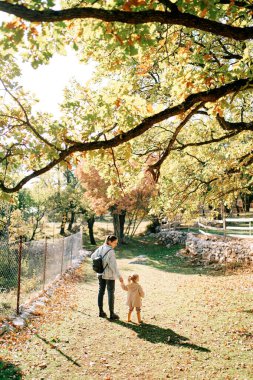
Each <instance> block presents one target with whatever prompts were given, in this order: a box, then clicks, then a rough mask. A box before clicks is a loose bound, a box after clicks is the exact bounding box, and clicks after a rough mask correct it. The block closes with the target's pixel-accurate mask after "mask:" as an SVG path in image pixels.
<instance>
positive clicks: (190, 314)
mask: <svg viewBox="0 0 253 380" xmlns="http://www.w3.org/2000/svg"><path fill="white" fill-rule="evenodd" d="M177 249H178V247H176V248H174V249H166V248H163V247H160V246H157V245H153V244H151V242H149V241H145V240H138V241H135V242H131V243H130V244H129V245H127V246H124V247H123V249H119V250H118V251H120V254H119V255H118V257H119V262H118V263H119V267H120V269H121V271H122V274H123V275H124V277H125V278H126V277H127V275H128V274H129V273H131V272H133V271H134V272H138V273H139V274H140V278H141V284H142V285H143V287H144V289H145V291H146V297H145V299H144V302H143V318H144V321H145V322H146V324H145V325H144V326H140V327H139V326H137V325H135V324H127V323H126V322H125V318H126V313H127V307H126V306H125V296H126V293H125V292H123V291H122V290H121V289H120V287H119V283H117V290H116V311H119V312H120V316H121V321H119V322H117V323H111V322H109V321H107V320H103V319H99V318H98V317H97V307H96V297H97V280H96V277H95V276H94V274H93V273H92V272H91V270H90V264H89V263H88V262H87V263H85V264H84V265H83V267H82V269H81V270H80V271H79V273H78V276H76V277H75V278H74V279H72V280H69V281H68V282H67V284H66V287H65V288H62V289H59V291H58V292H57V294H56V295H55V296H54V300H53V301H54V303H52V304H51V305H49V314H48V315H47V316H46V318H43V317H41V318H39V319H38V320H36V321H35V322H33V325H31V326H30V327H29V329H27V330H26V331H24V332H21V333H20V335H19V336H18V337H17V336H15V338H14V336H10V337H9V338H8V339H6V338H5V340H3V341H2V348H1V350H0V352H1V354H2V362H6V361H7V360H8V361H9V362H10V363H12V364H13V367H12V370H13V373H14V371H15V370H16V369H15V368H16V367H17V368H18V367H19V368H21V369H22V370H23V373H24V376H23V378H24V379H36V380H38V379H47V380H58V379H61V380H65V379H66V380H67V379H72V380H79V379H85V380H86V379H107V380H109V379H145V380H146V379H166V378H170V379H197V380H201V379H205V380H206V379H208V378H213V379H233V380H236V379H247V380H248V379H253V375H252V374H253V364H252V348H253V331H252V319H253V313H252V296H253V293H252V274H250V273H246V274H243V273H241V274H238V273H237V274H233V275H230V276H226V275H224V274H219V273H218V274H217V273H212V272H210V271H207V270H203V268H200V267H197V268H194V267H192V266H189V265H188V264H187V263H186V262H185V261H184V260H182V259H179V258H177V257H175V252H176V250H177ZM138 255H147V256H148V257H149V259H150V260H149V261H148V265H139V264H130V262H131V261H134V260H133V257H136V256H138ZM105 309H107V305H106V307H105ZM15 339H16V340H15ZM0 365H1V364H0ZM14 366H15V367H14ZM0 368H1V367H0ZM9 371H10V367H9ZM4 376H6V377H4ZM8 376H9V375H8ZM18 376H19V375H17V377H16V379H18V378H21V377H18ZM9 378H11V377H10V376H9V377H7V372H6V370H2V371H1V372H0V379H9Z"/></svg>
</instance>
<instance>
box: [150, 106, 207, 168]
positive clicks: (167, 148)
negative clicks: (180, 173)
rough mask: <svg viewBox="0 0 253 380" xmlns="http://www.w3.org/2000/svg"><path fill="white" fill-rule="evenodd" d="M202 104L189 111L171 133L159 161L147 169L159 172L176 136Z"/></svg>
mask: <svg viewBox="0 0 253 380" xmlns="http://www.w3.org/2000/svg"><path fill="white" fill-rule="evenodd" d="M203 105H204V103H203V102H202V103H200V104H198V105H197V106H196V107H195V108H194V109H193V110H191V112H190V113H189V114H188V115H187V116H186V117H185V118H184V120H183V121H182V122H181V123H180V124H179V125H178V126H177V128H176V130H175V132H174V133H173V135H172V137H171V139H170V141H169V144H168V146H167V147H166V149H165V150H164V152H163V154H162V156H161V157H160V159H159V160H158V161H157V162H156V163H155V164H153V165H150V167H149V169H150V170H151V171H152V172H153V170H156V171H159V170H160V167H161V165H162V164H163V162H164V161H165V160H166V158H167V157H168V156H169V154H170V152H171V150H172V147H173V145H174V143H175V141H176V139H177V136H178V135H179V133H180V132H181V130H182V129H183V127H184V126H185V125H186V124H187V123H188V121H189V120H190V119H191V117H192V116H193V115H194V114H195V113H196V112H197V111H198V110H199V109H200V108H201V107H203Z"/></svg>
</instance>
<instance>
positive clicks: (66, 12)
mask: <svg viewBox="0 0 253 380" xmlns="http://www.w3.org/2000/svg"><path fill="white" fill-rule="evenodd" d="M0 11H3V12H6V13H9V14H13V15H15V16H17V17H20V18H22V19H24V20H27V21H31V22H58V21H63V20H72V19H96V20H102V21H106V22H115V21H117V22H121V23H124V24H132V25H134V24H136V25H137V24H144V23H150V22H153V23H154V22H157V23H160V24H167V25H182V26H185V27H188V28H193V29H197V30H201V31H204V32H208V33H212V34H215V35H217V36H223V37H228V38H233V39H235V40H237V41H245V40H248V39H251V38H253V27H244V28H240V27H236V26H232V25H228V24H224V23H222V22H217V21H213V20H208V19H205V18H201V17H198V16H194V15H191V14H189V13H182V12H180V11H178V10H177V11H176V10H174V9H173V11H172V12H163V11H156V10H148V11H138V12H126V11H121V10H107V9H99V8H90V7H83V8H69V9H63V10H59V11H54V10H51V9H48V10H42V11H38V10H33V9H29V8H27V7H25V6H24V5H19V4H10V3H9V2H7V1H1V2H0Z"/></svg>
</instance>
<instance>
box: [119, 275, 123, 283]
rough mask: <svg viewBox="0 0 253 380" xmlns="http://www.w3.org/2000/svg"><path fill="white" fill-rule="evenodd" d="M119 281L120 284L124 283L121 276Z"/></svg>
mask: <svg viewBox="0 0 253 380" xmlns="http://www.w3.org/2000/svg"><path fill="white" fill-rule="evenodd" d="M119 281H120V282H121V284H123V283H124V280H123V277H122V276H120V277H119Z"/></svg>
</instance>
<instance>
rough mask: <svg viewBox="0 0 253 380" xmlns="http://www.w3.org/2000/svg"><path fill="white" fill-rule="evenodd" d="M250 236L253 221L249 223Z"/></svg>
mask: <svg viewBox="0 0 253 380" xmlns="http://www.w3.org/2000/svg"><path fill="white" fill-rule="evenodd" d="M249 234H250V235H251V220H250V221H249Z"/></svg>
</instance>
